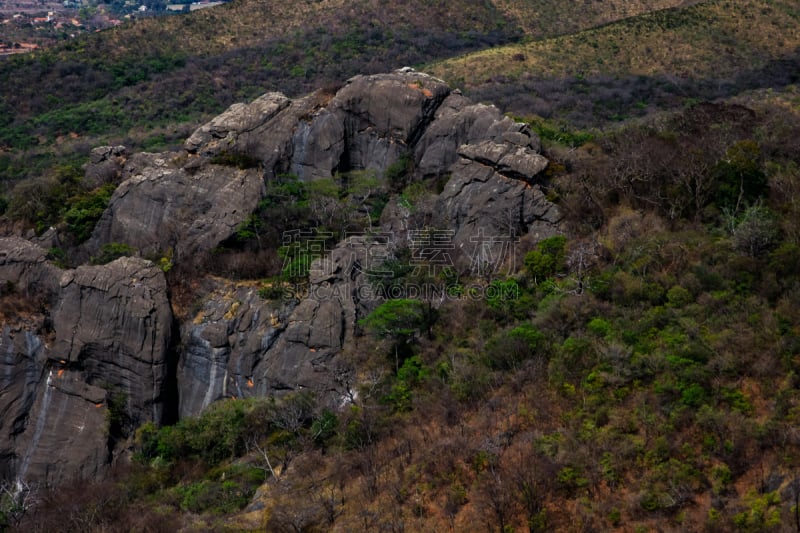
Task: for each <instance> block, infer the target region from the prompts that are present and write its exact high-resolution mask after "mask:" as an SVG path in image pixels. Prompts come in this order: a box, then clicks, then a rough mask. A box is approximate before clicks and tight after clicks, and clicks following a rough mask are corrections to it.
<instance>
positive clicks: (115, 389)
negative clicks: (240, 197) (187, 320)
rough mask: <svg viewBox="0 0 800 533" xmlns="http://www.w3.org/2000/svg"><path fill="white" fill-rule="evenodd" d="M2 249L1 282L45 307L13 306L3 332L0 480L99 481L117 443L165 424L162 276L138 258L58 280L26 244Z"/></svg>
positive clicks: (167, 334)
mask: <svg viewBox="0 0 800 533" xmlns="http://www.w3.org/2000/svg"><path fill="white" fill-rule="evenodd" d="M0 247H2V248H1V249H2V250H3V252H4V255H3V257H4V261H3V262H2V263H0V281H2V282H4V283H15V284H17V286H19V287H27V288H31V287H37V294H38V295H39V297H40V298H41V299H42V301H43V302H46V306H44V305H43V306H41V307H35V308H31V307H25V306H24V305H23V306H20V305H19V304H18V302H17V304H18V305H17V312H16V316H15V317H13V318H15V320H4V325H3V326H2V331H0V384H1V385H2V386H1V387H0V474H1V475H2V477H3V478H15V477H16V478H21V479H28V480H35V481H37V482H42V483H47V484H54V483H58V482H60V481H63V480H66V479H72V478H76V477H81V478H86V477H88V478H93V477H96V476H97V475H98V474H99V473H100V472H102V471H103V470H104V469H105V468H106V467H107V466H108V464H109V462H110V460H111V458H112V457H113V454H114V453H116V452H118V451H119V447H118V446H117V444H118V443H117V442H116V441H115V439H119V438H124V437H125V435H126V434H127V433H129V432H130V431H131V430H132V429H133V428H135V427H136V426H138V425H139V424H141V423H143V422H145V421H148V420H155V421H158V422H160V421H161V420H162V419H163V417H164V403H165V401H164V400H165V399H166V398H167V397H169V395H170V392H171V391H170V389H169V385H170V384H169V382H168V377H169V375H170V369H169V357H168V354H169V347H170V339H171V327H172V314H171V309H170V307H169V303H168V301H167V296H166V282H165V280H164V276H163V272H161V270H159V269H158V268H156V267H155V266H154V265H153V264H152V263H150V262H149V261H145V260H142V259H136V258H122V259H119V260H117V261H115V262H113V263H110V264H108V265H103V266H84V267H80V268H78V269H76V270H74V271H61V270H60V269H58V268H56V267H55V266H53V265H51V264H50V263H48V262H46V261H45V252H44V250H42V249H40V248H37V247H35V246H33V245H31V244H30V243H26V242H25V241H21V240H19V239H3V240H2V242H0ZM14 297H15V295H13V294H12V295H4V297H3V299H2V303H3V304H4V305H6V304H10V303H12V302H14V301H15V300H13V298H14ZM45 307H47V309H45ZM7 318H9V316H8V313H7V312H6V310H5V309H4V319H7Z"/></svg>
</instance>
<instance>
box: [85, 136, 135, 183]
mask: <svg viewBox="0 0 800 533" xmlns="http://www.w3.org/2000/svg"><path fill="white" fill-rule="evenodd" d="M129 155H130V154H129V153H128V149H127V148H125V147H124V146H98V147H97V148H95V149H93V150H92V152H91V153H90V154H89V164H88V165H86V170H85V172H84V181H85V182H86V183H87V185H88V186H89V187H99V186H101V185H103V184H104V183H112V182H113V183H117V182H119V180H120V177H121V176H122V168H123V167H124V166H125V162H126V160H127V157H128V156H129Z"/></svg>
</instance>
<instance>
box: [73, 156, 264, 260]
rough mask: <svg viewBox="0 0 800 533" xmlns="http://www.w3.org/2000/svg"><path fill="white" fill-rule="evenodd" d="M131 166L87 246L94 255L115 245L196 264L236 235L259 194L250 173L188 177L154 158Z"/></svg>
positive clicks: (221, 169)
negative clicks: (167, 255)
mask: <svg viewBox="0 0 800 533" xmlns="http://www.w3.org/2000/svg"><path fill="white" fill-rule="evenodd" d="M133 163H134V165H135V166H134V167H133V168H132V169H130V172H131V173H132V174H133V175H132V176H131V177H130V178H128V179H126V180H125V181H124V182H123V183H122V184H121V185H120V186H119V187H118V188H117V189H116V191H114V194H113V196H112V198H111V201H110V203H109V207H108V209H107V210H106V211H105V213H104V214H103V216H102V218H101V219H100V221H99V222H98V224H97V226H96V227H95V230H94V232H93V234H92V239H91V240H90V241H89V243H88V245H87V246H88V248H89V250H90V252H91V253H93V254H96V253H97V251H98V250H99V249H100V247H101V246H102V245H103V244H106V243H111V242H119V243H125V244H128V245H130V246H133V247H134V248H136V249H138V250H139V252H140V253H141V254H143V255H154V256H158V255H162V254H165V253H167V252H168V250H170V249H172V250H173V253H174V257H175V259H176V260H186V261H193V260H196V256H197V254H203V253H205V252H207V251H208V250H210V249H211V248H213V247H214V246H217V245H218V244H219V243H220V242H222V241H223V240H225V239H227V238H228V237H230V236H231V235H232V234H233V233H234V232H235V231H236V228H237V226H239V224H241V223H242V222H243V221H244V220H245V218H247V216H248V215H249V214H250V213H251V212H252V211H253V209H254V208H255V206H256V204H257V203H258V201H259V199H260V197H261V191H262V189H263V182H262V179H261V174H260V173H259V172H258V171H257V170H255V169H245V170H242V169H238V168H235V167H231V166H222V165H212V164H204V165H202V166H201V167H200V168H198V169H196V170H195V171H194V172H190V171H188V170H186V169H185V168H181V167H178V166H177V165H176V162H175V161H174V160H170V159H168V158H166V157H162V156H161V155H154V154H151V155H149V156H148V157H146V158H143V157H139V158H134V160H133Z"/></svg>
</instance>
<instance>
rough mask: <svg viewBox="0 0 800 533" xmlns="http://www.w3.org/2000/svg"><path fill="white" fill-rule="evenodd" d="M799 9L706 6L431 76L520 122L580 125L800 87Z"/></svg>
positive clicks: (449, 64) (528, 45)
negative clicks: (535, 118)
mask: <svg viewBox="0 0 800 533" xmlns="http://www.w3.org/2000/svg"><path fill="white" fill-rule="evenodd" d="M798 67H800V10H798V7H797V3H796V2H790V1H777V2H771V1H764V0H754V1H747V2H725V1H714V2H703V3H700V4H698V5H695V6H691V7H688V8H673V9H667V10H662V11H658V12H653V13H647V14H643V15H641V16H638V17H634V18H629V19H625V20H621V21H617V22H614V23H610V24H607V25H604V26H601V27H597V28H592V29H588V30H585V31H581V32H578V33H575V34H571V35H564V36H559V37H554V38H550V39H543V40H538V41H532V42H524V43H515V44H511V45H508V46H502V47H497V48H492V49H488V50H482V51H479V52H475V53H472V54H468V55H466V56H462V57H458V58H453V59H448V60H444V61H442V62H440V63H437V64H435V65H433V66H431V67H430V68H429V70H430V71H432V72H433V73H434V74H436V75H438V76H440V77H442V78H443V79H445V80H447V81H449V82H451V83H455V84H457V85H460V86H463V87H464V88H465V89H466V90H467V91H468V92H470V93H471V94H473V95H474V96H476V97H478V98H481V99H484V100H492V101H494V102H498V103H500V104H501V105H502V106H503V107H504V108H506V109H507V110H509V111H512V112H514V113H517V114H537V115H540V116H544V117H548V118H560V119H565V120H567V121H568V122H570V123H571V124H573V125H579V126H582V127H588V126H597V125H601V124H604V123H607V122H608V121H615V120H621V119H624V118H628V117H631V116H636V115H641V114H644V113H645V112H646V111H647V110H648V109H653V108H665V107H667V108H671V107H676V106H677V107H680V106H682V105H683V104H684V103H686V102H691V101H693V100H694V99H697V98H700V99H709V98H715V97H727V96H732V95H735V94H737V93H738V92H740V91H742V90H750V89H757V88H761V87H773V88H777V87H781V86H785V85H788V84H791V83H795V82H797V81H798V72H800V69H799V68H798Z"/></svg>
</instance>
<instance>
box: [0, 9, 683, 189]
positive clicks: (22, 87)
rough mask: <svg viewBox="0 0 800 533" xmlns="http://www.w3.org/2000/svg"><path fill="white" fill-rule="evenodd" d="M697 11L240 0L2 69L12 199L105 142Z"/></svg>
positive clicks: (161, 142)
mask: <svg viewBox="0 0 800 533" xmlns="http://www.w3.org/2000/svg"><path fill="white" fill-rule="evenodd" d="M684 3H685V2H680V1H669V0H658V1H652V0H651V1H636V2H624V3H623V2H603V3H594V4H592V5H591V6H590V7H588V8H587V7H586V5H585V4H584V3H583V2H568V3H564V2H557V1H554V0H546V1H541V0H540V1H536V2H517V1H508V0H505V1H497V2H483V1H477V0H461V1H458V2H422V3H420V2H408V1H391V2H381V3H377V2H372V1H366V0H360V1H344V0H324V1H319V2H316V1H315V2H311V1H305V2H288V1H265V0H238V1H235V2H231V3H229V4H226V5H224V6H219V7H216V8H212V9H207V10H202V11H198V12H194V13H191V14H187V15H180V16H174V17H164V18H149V19H141V20H136V21H133V22H131V23H127V24H125V25H123V26H120V27H117V28H114V29H111V30H108V31H104V32H100V33H97V34H93V35H89V36H86V37H85V38H79V39H75V40H70V41H67V42H64V43H63V44H60V45H58V46H56V47H54V48H52V49H48V50H46V51H43V52H37V53H35V54H33V55H30V56H26V57H14V58H7V59H5V60H4V61H2V62H0V83H2V85H3V88H4V90H3V93H2V95H0V149H3V150H4V152H5V154H4V155H0V181H2V182H3V183H2V185H0V194H2V191H3V190H6V191H7V190H8V188H9V187H10V186H11V184H12V183H13V182H15V181H18V180H19V179H22V178H25V177H28V176H31V175H36V174H41V173H43V172H45V171H46V170H47V169H48V168H51V167H52V166H53V165H54V164H55V163H54V160H55V158H61V159H60V163H61V164H63V163H64V162H65V158H66V160H69V159H72V160H74V161H76V162H77V161H78V160H80V159H82V158H85V157H86V154H87V153H88V149H89V148H90V147H91V146H94V145H97V144H99V143H120V142H124V143H125V144H127V145H131V146H133V147H142V148H145V149H160V148H163V147H165V146H168V145H169V144H170V143H174V142H177V141H179V140H180V139H182V138H183V137H185V136H186V134H187V133H188V132H189V131H190V130H191V129H192V126H193V125H195V124H197V123H199V122H200V121H202V120H204V119H206V118H208V117H209V116H211V115H213V114H214V113H218V112H220V111H221V110H222V109H224V108H225V107H226V106H228V105H230V104H231V103H234V102H237V101H243V100H247V99H251V98H253V97H255V96H257V95H259V94H261V93H263V92H265V91H268V90H279V91H282V92H285V93H287V94H289V95H298V94H302V93H305V92H307V91H310V90H314V89H316V88H318V87H320V86H322V85H325V84H330V83H336V82H340V81H342V80H344V79H347V78H348V77H350V76H352V75H354V74H357V73H369V72H379V71H385V70H391V69H393V68H396V67H398V66H403V65H419V64H423V63H428V62H431V61H435V60H439V59H445V58H448V57H452V56H455V55H458V54H463V53H468V52H471V51H477V50H485V49H491V48H492V47H494V46H497V45H502V44H509V43H512V42H522V41H524V40H526V39H533V38H541V37H547V36H552V35H560V34H564V33H568V32H572V31H576V30H581V29H585V28H591V27H593V26H596V25H598V24H602V23H605V22H607V21H609V20H615V19H618V18H620V17H625V16H629V15H635V14H638V13H642V12H647V11H652V10H654V9H660V8H664V7H671V6H677V5H683V4H684Z"/></svg>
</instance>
